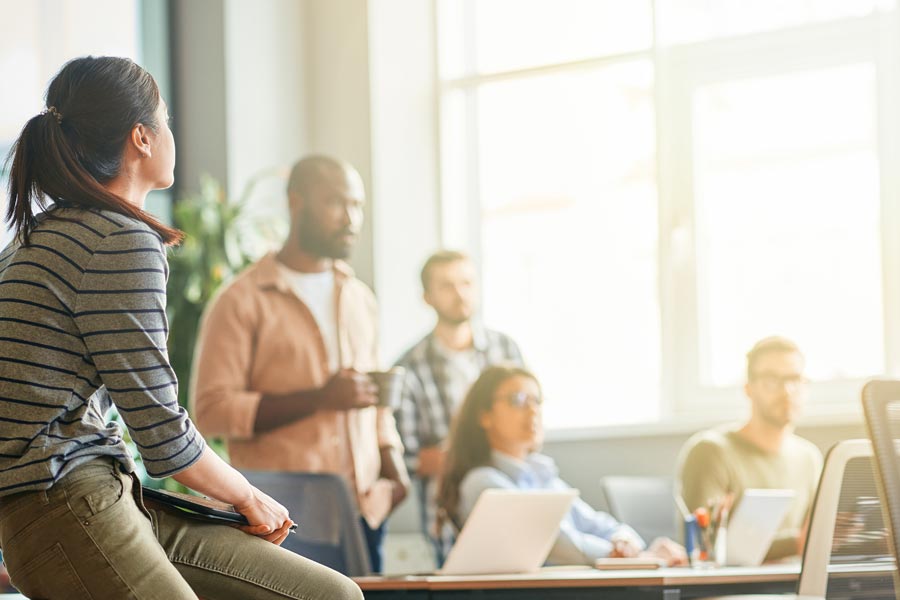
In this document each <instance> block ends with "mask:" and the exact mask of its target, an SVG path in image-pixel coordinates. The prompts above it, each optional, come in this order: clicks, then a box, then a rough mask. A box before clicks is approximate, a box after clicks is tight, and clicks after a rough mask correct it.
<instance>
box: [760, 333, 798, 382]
mask: <svg viewBox="0 0 900 600" xmlns="http://www.w3.org/2000/svg"><path fill="white" fill-rule="evenodd" d="M773 352H778V353H784V354H794V353H796V354H799V355H800V356H803V353H802V352H800V348H799V347H798V346H797V344H795V343H794V342H792V341H791V340H789V339H787V338H785V337H781V336H778V335H773V336H769V337H766V338H763V339H761V340H759V341H758V342H756V343H755V344H754V345H753V347H752V348H751V349H750V351H749V352H748V353H747V379H748V380H751V379H753V378H754V376H755V375H756V363H757V362H758V361H759V359H760V357H761V356H763V355H764V354H770V353H773Z"/></svg>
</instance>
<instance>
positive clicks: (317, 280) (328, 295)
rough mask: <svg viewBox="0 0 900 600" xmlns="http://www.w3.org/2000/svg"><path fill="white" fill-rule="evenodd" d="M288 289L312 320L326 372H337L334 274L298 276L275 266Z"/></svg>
mask: <svg viewBox="0 0 900 600" xmlns="http://www.w3.org/2000/svg"><path fill="white" fill-rule="evenodd" d="M278 266H279V267H280V268H281V270H282V273H284V276H285V278H286V279H287V281H288V283H289V284H290V286H291V290H292V291H293V292H294V293H295V294H296V295H297V297H298V298H300V300H302V301H303V303H304V304H305V305H306V306H307V308H309V312H311V313H312V315H313V317H315V319H316V324H317V325H318V326H319V331H321V332H322V339H323V340H324V341H325V350H326V352H327V354H328V370H329V371H330V372H331V373H336V372H337V370H338V369H339V368H340V345H339V342H338V328H337V316H336V315H335V313H334V300H335V299H334V271H332V270H331V269H328V270H326V271H322V272H321V273H301V272H299V271H294V270H293V269H289V268H288V267H286V266H284V265H282V264H280V263H279V265H278Z"/></svg>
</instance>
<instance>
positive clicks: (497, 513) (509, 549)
mask: <svg viewBox="0 0 900 600" xmlns="http://www.w3.org/2000/svg"><path fill="white" fill-rule="evenodd" d="M576 497H578V490H572V489H570V490H559V491H555V490H554V491H544V490H500V489H491V490H485V491H484V492H482V493H481V496H479V497H478V501H477V502H476V503H475V507H474V508H473V509H472V513H471V514H470V515H469V518H468V519H467V520H466V524H465V525H464V526H463V529H462V531H461V532H460V533H459V535H458V536H457V537H456V543H455V544H454V545H453V548H451V549H450V553H449V554H448V555H447V560H446V561H444V566H443V568H441V570H440V571H438V574H439V575H487V574H499V573H529V572H532V571H536V570H537V569H538V568H540V567H541V565H543V564H544V560H546V558H547V555H548V554H549V553H550V549H551V548H552V547H553V542H555V541H556V537H557V535H558V534H559V524H560V523H561V522H562V520H563V517H565V516H566V513H567V512H568V511H569V508H570V507H571V506H572V501H573V500H574V499H575V498H576Z"/></svg>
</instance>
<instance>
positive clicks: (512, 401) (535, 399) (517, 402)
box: [502, 392, 544, 409]
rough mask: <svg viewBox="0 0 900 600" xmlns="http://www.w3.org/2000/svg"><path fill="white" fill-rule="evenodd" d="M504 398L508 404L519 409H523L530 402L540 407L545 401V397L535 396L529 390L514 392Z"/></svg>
mask: <svg viewBox="0 0 900 600" xmlns="http://www.w3.org/2000/svg"><path fill="white" fill-rule="evenodd" d="M502 398H503V399H504V400H506V403H507V404H509V405H510V406H512V407H513V408H518V409H523V408H525V406H526V405H528V404H530V405H531V406H533V407H535V408H540V406H541V404H542V403H543V402H544V399H543V398H541V397H540V396H535V395H534V394H529V393H528V392H512V393H509V394H507V395H505V396H503V397H502Z"/></svg>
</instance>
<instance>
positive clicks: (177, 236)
mask: <svg viewBox="0 0 900 600" xmlns="http://www.w3.org/2000/svg"><path fill="white" fill-rule="evenodd" d="M159 102H160V96H159V88H158V87H157V85H156V82H155V81H154V80H153V77H151V75H150V74H149V73H148V72H147V71H145V70H144V69H142V68H141V67H139V66H138V65H136V64H135V63H134V62H132V61H131V60H129V59H127V58H116V57H109V56H100V57H94V56H86V57H83V58H76V59H74V60H71V61H69V62H68V63H66V64H65V65H64V66H63V68H62V69H61V70H60V72H59V73H58V74H57V75H56V77H54V78H53V81H51V82H50V86H49V87H48V88H47V107H48V109H47V110H46V111H44V112H42V113H41V114H39V115H37V116H35V117H32V118H31V119H30V120H29V121H28V123H26V124H25V127H24V128H23V129H22V133H21V134H20V135H19V139H18V140H16V143H15V145H14V146H13V148H12V150H11V151H10V154H9V158H8V159H7V160H8V161H12V169H11V170H10V177H9V206H8V208H7V210H6V220H7V222H8V223H9V224H10V225H11V226H12V227H13V228H14V229H15V232H16V235H17V236H18V237H19V238H20V239H21V241H22V243H23V244H25V245H28V243H29V238H30V235H31V231H32V230H33V229H34V227H35V225H36V221H35V215H34V209H33V207H32V202H36V203H37V204H38V205H39V206H40V207H41V209H46V208H47V204H46V198H45V196H46V197H49V198H51V199H52V200H53V201H54V202H55V203H56V205H57V206H61V207H80V208H85V209H95V210H109V211H112V212H116V213H119V214H122V215H125V216H128V217H131V218H133V219H137V220H138V221H142V222H143V223H145V224H146V225H147V226H148V227H150V228H151V229H153V230H154V231H156V232H157V233H158V234H159V235H160V236H161V237H162V239H163V241H165V243H167V244H174V243H177V242H179V241H180V240H181V238H182V235H183V234H182V233H181V232H180V231H178V230H177V229H174V228H172V227H168V226H166V225H164V224H163V223H161V222H160V221H159V220H157V219H156V218H155V217H154V216H152V215H151V214H149V213H147V212H145V211H143V210H141V209H140V208H139V207H137V206H135V205H133V204H131V203H130V202H128V201H127V200H125V199H124V198H120V197H119V196H117V195H116V194H113V193H112V192H110V191H109V190H107V189H106V188H105V187H104V186H103V184H104V183H106V182H108V181H110V180H111V179H113V178H114V177H115V176H116V175H118V174H119V170H120V169H121V167H122V149H123V147H124V144H125V141H126V140H127V139H128V136H129V134H130V132H131V130H132V128H134V126H135V125H137V124H138V123H142V124H143V125H145V126H147V127H149V128H150V129H152V130H153V131H156V130H157V129H158V128H159V125H160V124H159V123H157V120H156V116H155V112H156V110H157V108H158V107H159Z"/></svg>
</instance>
